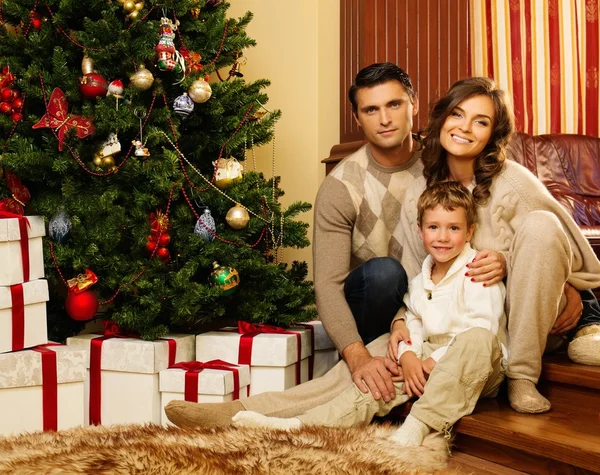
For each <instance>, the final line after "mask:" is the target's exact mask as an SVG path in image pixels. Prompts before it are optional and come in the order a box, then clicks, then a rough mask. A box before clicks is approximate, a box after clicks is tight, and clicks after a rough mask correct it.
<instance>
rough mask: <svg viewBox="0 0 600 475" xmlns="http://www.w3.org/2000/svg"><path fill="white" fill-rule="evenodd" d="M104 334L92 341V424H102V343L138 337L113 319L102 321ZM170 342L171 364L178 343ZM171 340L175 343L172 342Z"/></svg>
mask: <svg viewBox="0 0 600 475" xmlns="http://www.w3.org/2000/svg"><path fill="white" fill-rule="evenodd" d="M102 324H103V325H104V335H103V336H99V337H97V338H93V339H92V340H91V341H90V410H89V416H90V424H92V425H98V424H102V344H103V343H104V342H105V341H106V340H110V339H111V338H136V339H139V338H140V336H139V335H138V334H137V333H134V332H131V331H126V330H123V329H122V328H121V327H119V325H118V324H116V323H115V322H113V321H112V320H106V321H104V322H102ZM166 340H167V341H168V343H169V365H170V364H171V361H173V362H175V352H176V350H177V343H176V342H175V340H170V339H166ZM171 341H172V342H173V343H171Z"/></svg>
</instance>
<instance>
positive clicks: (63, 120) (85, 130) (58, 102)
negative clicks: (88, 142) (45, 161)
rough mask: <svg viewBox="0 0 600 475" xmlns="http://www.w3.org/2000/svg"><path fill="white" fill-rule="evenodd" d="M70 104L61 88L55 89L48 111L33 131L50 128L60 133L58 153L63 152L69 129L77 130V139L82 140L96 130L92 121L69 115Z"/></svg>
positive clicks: (33, 127)
mask: <svg viewBox="0 0 600 475" xmlns="http://www.w3.org/2000/svg"><path fill="white" fill-rule="evenodd" d="M68 111H69V104H68V103H67V98H66V97H65V93H64V92H63V91H62V90H60V89H59V88H54V91H52V94H51V95H50V100H49V101H48V109H47V111H46V113H45V114H44V115H43V116H42V118H41V119H40V120H39V122H38V123H37V124H35V125H34V126H32V129H40V128H43V127H49V128H51V129H55V132H57V131H58V151H59V152H62V151H63V141H64V137H65V133H66V132H67V131H68V130H69V129H75V131H76V133H77V137H79V138H80V139H82V138H85V137H87V136H88V135H91V134H93V133H94V131H95V128H94V124H93V123H92V120H91V119H88V118H85V117H79V116H76V115H71V114H69V113H68Z"/></svg>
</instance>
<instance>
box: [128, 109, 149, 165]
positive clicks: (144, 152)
mask: <svg viewBox="0 0 600 475" xmlns="http://www.w3.org/2000/svg"><path fill="white" fill-rule="evenodd" d="M133 113H134V114H135V116H136V117H137V118H138V119H139V121H140V139H139V140H132V141H131V143H132V145H133V146H134V147H135V152H134V155H135V156H136V157H149V156H150V152H149V151H148V149H147V148H146V144H145V143H144V124H143V123H142V119H144V118H145V117H146V115H147V113H146V110H145V109H142V108H141V107H136V108H135V109H134V110H133Z"/></svg>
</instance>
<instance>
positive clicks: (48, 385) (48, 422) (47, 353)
mask: <svg viewBox="0 0 600 475" xmlns="http://www.w3.org/2000/svg"><path fill="white" fill-rule="evenodd" d="M48 346H63V345H59V344H58V343H49V344H47V345H39V346H36V347H35V348H32V350H33V351H37V352H38V353H40V354H41V356H42V414H43V416H42V417H43V428H44V430H52V431H57V430H58V368H57V364H56V352H54V351H52V350H49V349H48V348H47V347H48Z"/></svg>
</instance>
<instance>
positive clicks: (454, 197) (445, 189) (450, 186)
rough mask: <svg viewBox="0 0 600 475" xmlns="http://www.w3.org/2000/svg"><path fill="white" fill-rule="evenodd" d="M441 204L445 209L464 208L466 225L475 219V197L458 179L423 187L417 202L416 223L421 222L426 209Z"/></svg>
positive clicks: (473, 222)
mask: <svg viewBox="0 0 600 475" xmlns="http://www.w3.org/2000/svg"><path fill="white" fill-rule="evenodd" d="M438 205H441V206H442V207H443V208H444V209H445V210H447V211H454V210H455V209H457V208H462V209H464V210H465V214H466V216H467V226H468V227H471V225H472V224H475V221H476V220H477V204H476V203H475V198H473V195H472V194H471V192H470V191H469V190H467V189H466V188H465V187H464V186H463V185H462V184H461V183H460V182H458V181H440V182H438V183H435V184H433V185H431V186H430V187H429V188H427V189H425V191H424V192H423V194H422V195H421V196H420V197H419V202H418V203H417V212H418V218H417V219H418V223H419V226H421V225H422V224H423V215H424V214H425V211H427V210H428V209H433V208H435V207H436V206H438Z"/></svg>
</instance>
